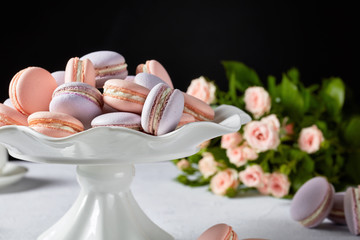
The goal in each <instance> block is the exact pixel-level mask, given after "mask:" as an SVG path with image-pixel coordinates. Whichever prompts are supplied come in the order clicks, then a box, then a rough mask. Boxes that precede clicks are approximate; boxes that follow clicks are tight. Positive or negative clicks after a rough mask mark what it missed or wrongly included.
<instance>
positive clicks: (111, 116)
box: [91, 112, 141, 131]
mask: <svg viewBox="0 0 360 240" xmlns="http://www.w3.org/2000/svg"><path fill="white" fill-rule="evenodd" d="M91 126H92V127H105V126H106V127H125V128H130V129H134V130H138V131H140V130H141V118H140V115H138V114H135V113H130V112H112V113H106V114H102V115H99V116H97V117H96V118H94V119H93V120H92V121H91Z"/></svg>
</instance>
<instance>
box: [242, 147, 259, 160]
mask: <svg viewBox="0 0 360 240" xmlns="http://www.w3.org/2000/svg"><path fill="white" fill-rule="evenodd" d="M241 150H242V154H243V156H244V158H246V159H247V160H256V159H257V158H258V157H259V155H258V154H257V153H256V151H255V150H254V149H253V148H251V147H250V146H248V145H247V144H244V145H243V146H242V149H241Z"/></svg>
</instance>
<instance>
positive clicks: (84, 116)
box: [49, 82, 104, 129]
mask: <svg viewBox="0 0 360 240" xmlns="http://www.w3.org/2000/svg"><path fill="white" fill-rule="evenodd" d="M103 104H104V103H103V99H102V95H101V92H100V91H99V90H98V89H96V88H95V87H93V86H91V85H89V84H86V83H81V82H69V83H64V84H62V85H60V86H59V87H57V88H56V89H55V91H54V93H53V97H52V100H51V102H50V106H49V109H50V112H62V113H67V114H69V115H71V116H73V117H75V118H77V119H78V120H80V121H81V122H82V123H83V125H84V127H85V129H88V128H90V127H91V121H92V120H93V118H95V117H96V116H98V115H100V114H102V107H103Z"/></svg>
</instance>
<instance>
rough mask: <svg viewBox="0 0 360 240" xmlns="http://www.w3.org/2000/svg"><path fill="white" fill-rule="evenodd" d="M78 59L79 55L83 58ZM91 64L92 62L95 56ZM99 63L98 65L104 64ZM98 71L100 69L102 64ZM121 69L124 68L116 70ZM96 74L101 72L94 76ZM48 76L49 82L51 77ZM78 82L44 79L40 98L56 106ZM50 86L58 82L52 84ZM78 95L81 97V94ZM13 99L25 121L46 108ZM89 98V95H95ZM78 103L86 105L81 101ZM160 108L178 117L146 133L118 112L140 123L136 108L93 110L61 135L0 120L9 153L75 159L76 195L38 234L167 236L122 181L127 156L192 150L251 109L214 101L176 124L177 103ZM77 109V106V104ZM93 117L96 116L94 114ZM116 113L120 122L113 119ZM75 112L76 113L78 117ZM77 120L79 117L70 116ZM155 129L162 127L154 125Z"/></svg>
mask: <svg viewBox="0 0 360 240" xmlns="http://www.w3.org/2000/svg"><path fill="white" fill-rule="evenodd" d="M90 56H92V55H90ZM95 56H96V54H95ZM82 60H83V61H85V60H84V59H83V58H82ZM120 60H121V61H120ZM120 60H119V61H118V64H120V65H121V66H122V67H121V68H122V69H123V68H124V66H125V65H124V62H123V61H122V59H120ZM150 63H151V64H150ZM157 63H158V62H149V63H148V65H149V66H148V68H149V69H150V70H151V71H155V70H156V71H159V69H158V68H154V66H153V65H152V64H155V66H159V65H156V64H157ZM111 64H112V65H115V62H114V63H113V62H111ZM94 65H95V68H96V67H98V65H101V64H100V63H99V64H98V65H97V64H94ZM101 67H104V66H103V64H102V66H101ZM27 71H30V72H29V73H27V74H32V73H31V71H34V69H30V70H27ZM97 71H98V72H99V71H100V70H97ZM122 71H123V70H122ZM151 71H150V72H151ZM156 71H155V72H156ZM160 73H161V74H162V75H165V76H166V81H169V79H168V78H167V77H168V76H167V74H165V73H164V69H163V68H161V69H160ZM41 74H43V73H41ZM100 75H103V73H102V72H101V73H100ZM20 77H21V76H20ZM46 77H47V75H46ZM122 77H124V76H123V75H122ZM124 78H125V77H124ZM98 79H101V81H102V80H103V78H101V77H99V78H98ZM99 81H100V80H99ZM110 81H115V80H110ZM119 81H120V80H119ZM54 82H55V83H56V81H55V80H54ZM115 82H116V81H115ZM130 83H131V82H130ZM23 84H25V83H23ZM82 84H85V83H78V82H67V83H65V87H64V86H63V87H61V86H59V87H57V86H56V84H54V83H52V84H49V86H48V88H49V89H51V91H52V92H55V94H54V95H53V96H52V100H51V97H50V96H46V98H45V99H46V102H47V103H48V104H50V102H52V103H51V108H53V107H54V108H61V107H59V106H57V105H55V104H58V103H59V104H60V103H61V101H64V102H66V101H69V99H70V98H71V99H72V98H74V99H75V98H77V99H79V100H77V101H83V99H84V94H83V93H80V94H79V93H76V94H73V92H72V91H73V90H69V88H68V87H69V86H73V85H74V86H75V85H76V86H77V88H76V89H77V90H82V88H83V87H82V86H80V85H82ZM160 84H162V83H160ZM167 84H168V86H170V87H168V88H166V89H169V90H167V91H168V92H170V93H172V94H171V96H170V98H172V97H177V98H179V99H180V100H176V101H175V100H174V101H175V102H177V104H184V99H183V96H182V94H181V93H177V91H178V90H174V89H172V84H171V82H170V84H169V83H167ZM125 85H126V84H125ZM130 85H131V84H130ZM164 85H165V84H164ZM116 86H118V85H116ZM126 86H127V85H126ZM16 87H17V86H16V85H15V84H13V85H12V89H15V90H16V89H17V88H16ZM144 88H145V87H144ZM55 89H57V90H56V91H55ZM59 89H60V90H59ZM145 89H146V88H145ZM15 90H14V91H11V94H15V95H16V94H18V91H15ZM91 91H92V92H93V93H94V92H95V93H94V95H95V96H96V95H97V94H98V92H96V91H95V90H91ZM145 92H147V91H146V90H145ZM174 93H176V94H175V95H176V96H175V95H174ZM33 94H34V93H33ZM65 94H68V95H65ZM50 95H51V94H50ZM173 95H174V96H173ZM35 97H36V103H38V102H40V101H39V99H40V98H41V97H40V96H37V95H35ZM85 98H87V97H86V96H85ZM88 98H89V97H88ZM16 99H19V103H17V102H16V109H18V110H20V111H23V112H25V113H27V115H30V116H32V117H31V118H30V116H29V118H30V121H29V118H28V121H29V124H31V125H34V124H35V125H36V124H37V123H39V122H40V121H43V120H44V118H45V116H51V117H52V116H53V115H50V114H48V113H46V114H45V113H44V112H47V111H49V110H48V109H46V108H45V109H44V107H39V110H36V109H32V108H31V107H32V105H30V104H28V105H26V104H24V103H23V102H21V101H24V100H22V99H21V98H16ZM89 99H91V100H93V101H94V100H96V97H90V98H89ZM114 100H116V97H115V98H114ZM55 101H56V102H55ZM89 102H90V101H89ZM109 102H110V101H109ZM166 103H167V102H166ZM169 103H170V101H169ZM89 104H90V103H89ZM91 104H93V105H94V106H99V107H100V106H102V105H103V103H102V100H99V101H98V102H96V101H95V103H91ZM97 104H98V105H97ZM83 105H84V106H85V103H84V104H83ZM149 105H153V104H149ZM113 106H115V107H118V106H119V105H114V104H113ZM121 106H122V105H121ZM182 107H183V106H182ZM144 108H145V105H144ZM165 108H169V109H170V110H171V112H174V111H175V112H176V115H177V120H172V119H171V122H170V123H167V122H166V121H165V123H162V122H160V123H159V124H160V125H164V126H165V128H168V127H169V126H168V125H171V127H170V128H169V129H170V130H168V131H165V132H162V134H161V135H160V134H159V135H155V134H152V132H151V131H150V132H146V131H139V130H138V127H137V128H132V127H127V126H126V125H124V124H123V123H124V119H127V120H126V121H128V122H130V123H131V125H134V124H135V123H136V125H137V126H140V124H139V121H140V119H139V118H138V117H135V116H133V114H135V113H132V114H110V116H111V117H116V119H115V118H114V119H113V120H111V119H110V118H103V119H102V118H97V119H96V120H94V121H93V122H92V124H93V125H94V126H93V127H89V126H88V128H87V127H86V126H85V130H84V131H80V132H77V133H74V134H71V135H68V136H65V137H62V135H61V137H53V136H49V135H47V134H43V133H42V132H41V131H36V129H34V128H31V127H29V126H25V125H7V126H2V127H0V144H2V145H3V146H5V147H6V148H7V149H8V152H9V154H10V155H12V156H13V157H16V158H19V159H22V160H26V161H31V162H38V163H46V164H47V163H48V164H54V165H53V167H54V168H56V167H57V165H56V164H70V165H77V169H76V174H77V180H78V183H79V185H80V188H81V190H80V193H79V195H78V198H77V199H76V200H75V202H74V204H73V205H72V207H71V208H70V209H69V210H68V212H67V213H66V214H65V215H64V216H63V217H62V218H61V219H60V220H59V221H58V222H57V223H55V224H54V225H53V226H52V227H50V228H49V229H48V230H47V231H45V232H44V233H43V234H41V235H40V236H39V237H38V240H60V239H61V240H65V239H66V240H74V239H76V240H85V239H86V240H108V239H127V240H130V239H131V240H145V239H153V240H155V239H156V240H170V239H173V237H172V236H171V235H170V234H168V233H167V232H165V231H164V230H162V228H161V226H157V225H156V224H155V223H153V222H152V221H151V220H150V219H149V218H148V217H147V215H146V214H145V213H144V212H143V211H142V209H141V208H140V207H139V205H138V204H137V202H136V200H135V199H134V197H133V195H132V192H131V191H130V189H129V186H130V184H131V182H132V179H133V177H134V174H135V170H134V169H135V168H134V164H135V163H151V162H159V161H167V160H172V159H177V158H182V157H186V156H189V155H192V154H194V153H196V152H197V151H199V147H198V146H199V144H201V143H202V142H204V141H206V140H208V139H211V138H214V137H217V136H221V135H223V134H227V133H232V132H235V131H238V130H239V129H240V127H241V125H242V124H245V123H247V122H248V121H250V117H249V116H248V115H247V114H246V113H244V112H243V111H242V110H240V109H238V108H236V107H233V106H227V105H222V106H218V107H217V108H216V109H214V118H213V120H211V121H194V122H190V123H188V124H184V125H182V126H181V127H178V128H176V126H177V124H178V123H179V121H180V118H181V116H182V109H181V110H178V109H175V110H174V109H173V108H174V107H173V106H170V105H167V106H166V107H165ZM35 110H36V111H41V112H43V113H41V114H44V115H40V113H37V114H35V115H33V114H34V112H36V111H35ZM170 110H168V111H170ZM80 111H81V110H80V109H79V110H78V112H80ZM50 112H51V109H50ZM135 112H137V111H135ZM64 114H66V113H64ZM165 114H166V112H164V114H163V115H164V116H165ZM97 115H101V114H100V113H99V114H97ZM170 115H171V113H170ZM81 117H82V116H81ZM92 118H93V119H95V118H96V117H95V115H94V116H92ZM152 118H153V117H151V119H152ZM64 119H65V120H66V121H67V122H71V124H75V123H76V122H73V121H72V120H71V121H70V119H69V118H64ZM119 119H120V120H121V121H120V123H118V122H117V121H118V120H119ZM65 120H64V121H65ZM79 120H80V121H81V119H79ZM164 120H165V119H164ZM109 121H110V122H109ZM147 121H148V120H147ZM45 122H46V121H45ZM85 122H86V124H89V125H90V123H91V120H89V119H86V121H85ZM51 124H53V123H51ZM76 125H81V124H80V123H79V122H77V123H76ZM160 125H159V126H160ZM53 126H56V127H58V126H59V124H58V123H56V125H53ZM62 128H64V127H62ZM65 128H68V126H65ZM39 129H40V128H39ZM156 129H157V128H156ZM157 130H159V131H162V129H161V128H159V129H157ZM45 132H49V131H47V130H46V131H45ZM174 207H175V206H174ZM44 214H46V213H44ZM34 221H36V219H34Z"/></svg>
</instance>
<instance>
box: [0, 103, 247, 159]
mask: <svg viewBox="0 0 360 240" xmlns="http://www.w3.org/2000/svg"><path fill="white" fill-rule="evenodd" d="M250 120H251V118H250V117H249V115H248V114H246V113H245V112H243V111H242V110H240V109H238V108H236V107H234V106H229V105H221V106H219V107H217V108H216V109H215V119H214V121H212V122H194V123H189V124H186V125H184V126H183V127H181V128H179V129H177V130H175V131H172V132H170V133H167V134H164V135H162V136H153V135H150V134H146V133H143V132H140V131H136V130H132V129H128V128H123V127H96V128H91V129H88V130H86V131H83V132H80V133H77V134H74V135H71V136H68V137H64V138H53V137H49V136H46V135H43V134H41V133H38V132H36V131H35V130H33V129H31V128H29V127H26V126H4V127H1V128H0V143H2V144H3V145H4V146H5V147H7V148H8V150H9V154H10V155H12V156H13V157H15V158H19V159H23V160H27V161H33V162H42V163H61V164H77V165H79V164H122V163H129V162H131V163H139V162H155V161H164V160H171V159H177V158H182V157H186V156H189V155H192V154H195V153H196V152H198V150H199V148H198V145H199V144H200V143H202V142H204V141H206V140H208V139H211V138H215V137H218V136H221V135H224V134H226V133H231V132H236V131H238V130H239V129H240V127H241V125H242V124H245V123H247V122H249V121H250Z"/></svg>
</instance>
